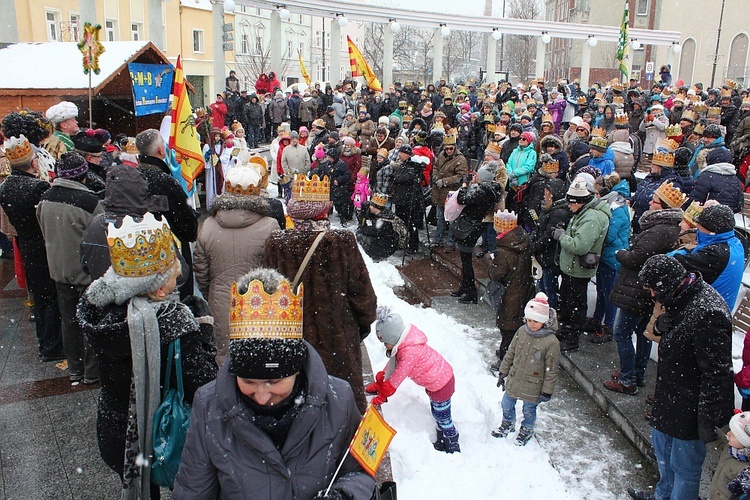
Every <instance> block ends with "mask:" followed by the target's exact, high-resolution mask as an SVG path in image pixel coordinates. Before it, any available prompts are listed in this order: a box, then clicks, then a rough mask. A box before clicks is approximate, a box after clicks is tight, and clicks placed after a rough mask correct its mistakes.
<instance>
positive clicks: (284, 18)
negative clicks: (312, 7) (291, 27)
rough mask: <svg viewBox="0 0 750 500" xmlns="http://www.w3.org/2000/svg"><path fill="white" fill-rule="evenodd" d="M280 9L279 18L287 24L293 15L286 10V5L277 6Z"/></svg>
mask: <svg viewBox="0 0 750 500" xmlns="http://www.w3.org/2000/svg"><path fill="white" fill-rule="evenodd" d="M276 7H277V8H278V9H279V18H280V19H281V20H282V21H284V22H286V21H288V20H290V19H291V18H292V13H291V12H289V9H287V8H286V5H277V6H276Z"/></svg>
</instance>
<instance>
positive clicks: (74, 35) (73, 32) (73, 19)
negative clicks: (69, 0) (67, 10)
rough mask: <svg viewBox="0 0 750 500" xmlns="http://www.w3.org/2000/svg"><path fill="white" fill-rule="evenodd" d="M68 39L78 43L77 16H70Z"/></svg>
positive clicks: (79, 19)
mask: <svg viewBox="0 0 750 500" xmlns="http://www.w3.org/2000/svg"><path fill="white" fill-rule="evenodd" d="M69 19H70V38H71V40H72V41H74V42H78V41H80V36H81V35H80V33H81V32H80V29H79V26H81V16H80V15H78V14H73V13H71V14H70V17H69Z"/></svg>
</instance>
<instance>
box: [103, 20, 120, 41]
mask: <svg viewBox="0 0 750 500" xmlns="http://www.w3.org/2000/svg"><path fill="white" fill-rule="evenodd" d="M104 32H105V40H107V41H108V42H114V41H115V40H117V21H115V20H114V19H107V20H106V21H104Z"/></svg>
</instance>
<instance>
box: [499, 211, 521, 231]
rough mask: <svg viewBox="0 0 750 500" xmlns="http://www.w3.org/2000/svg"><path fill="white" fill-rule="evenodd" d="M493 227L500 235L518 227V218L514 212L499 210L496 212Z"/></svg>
mask: <svg viewBox="0 0 750 500" xmlns="http://www.w3.org/2000/svg"><path fill="white" fill-rule="evenodd" d="M493 226H495V231H497V232H498V233H504V232H506V231H510V230H511V229H513V228H515V227H516V226H518V216H517V215H516V214H515V213H514V212H509V211H507V210H498V211H497V212H495V217H494V220H493Z"/></svg>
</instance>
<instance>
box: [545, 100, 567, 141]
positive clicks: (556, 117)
mask: <svg viewBox="0 0 750 500" xmlns="http://www.w3.org/2000/svg"><path fill="white" fill-rule="evenodd" d="M567 105H568V103H567V102H565V99H558V100H557V101H555V102H551V103H547V110H548V111H549V112H550V114H551V115H552V120H553V121H554V122H555V134H558V135H560V124H561V123H562V118H563V111H565V108H566V107H567Z"/></svg>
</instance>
